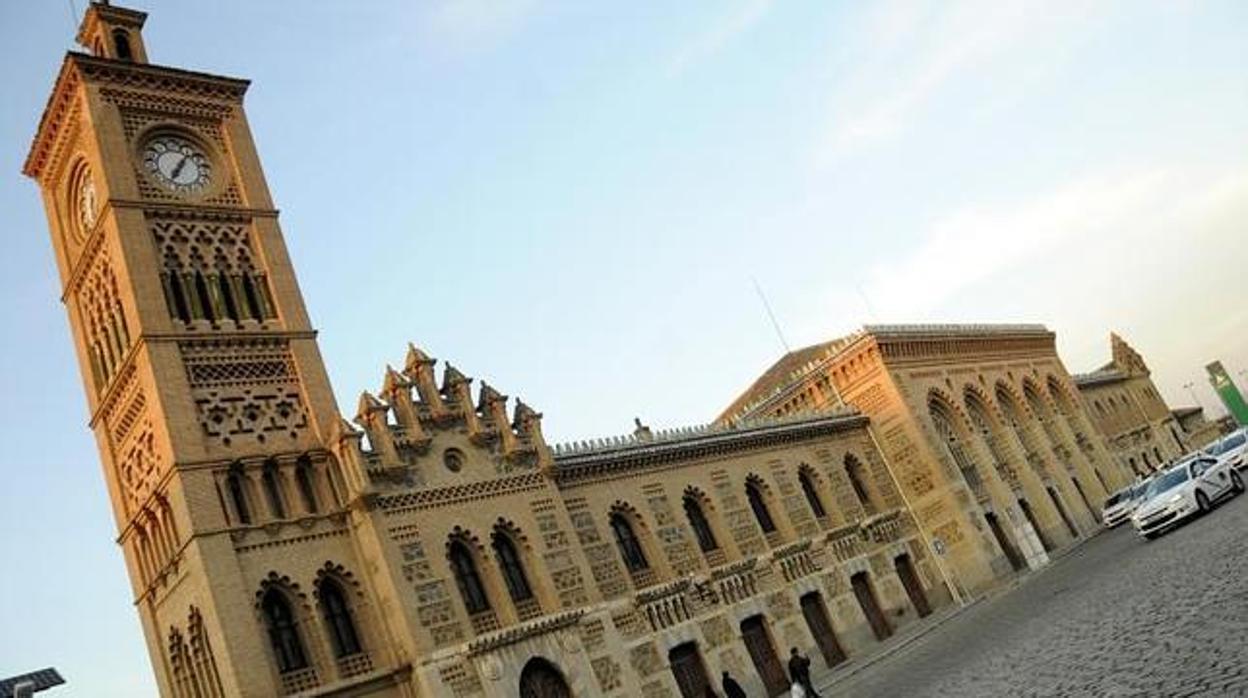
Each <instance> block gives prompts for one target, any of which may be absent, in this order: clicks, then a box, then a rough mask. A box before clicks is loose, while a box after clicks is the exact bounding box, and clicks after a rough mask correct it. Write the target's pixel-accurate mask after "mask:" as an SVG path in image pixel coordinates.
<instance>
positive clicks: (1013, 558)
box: [984, 512, 1025, 572]
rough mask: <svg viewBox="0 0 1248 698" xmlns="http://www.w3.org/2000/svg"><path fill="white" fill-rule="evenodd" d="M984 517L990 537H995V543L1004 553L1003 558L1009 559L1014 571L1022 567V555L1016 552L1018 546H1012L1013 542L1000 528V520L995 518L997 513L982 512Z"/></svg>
mask: <svg viewBox="0 0 1248 698" xmlns="http://www.w3.org/2000/svg"><path fill="white" fill-rule="evenodd" d="M984 519H985V520H986V521H987V522H988V528H989V529H990V530H991V531H992V537H993V538H996V539H997V545H999V546H1001V552H1003V553H1005V559H1006V560H1009V561H1010V567H1011V568H1013V569H1014V571H1015V572H1017V571H1019V570H1021V569H1023V566H1024V564H1025V563H1024V562H1023V557H1022V556H1021V555H1019V554H1018V548H1016V547H1014V543H1013V542H1012V541H1011V540H1010V537H1009V536H1007V535H1006V534H1005V529H1003V528H1001V522H1000V521H998V520H997V515H996V514H994V513H992V512H988V513H986V514H984Z"/></svg>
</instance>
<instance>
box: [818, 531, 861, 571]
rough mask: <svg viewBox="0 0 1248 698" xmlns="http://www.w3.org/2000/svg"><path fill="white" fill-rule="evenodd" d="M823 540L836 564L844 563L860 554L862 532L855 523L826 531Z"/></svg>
mask: <svg viewBox="0 0 1248 698" xmlns="http://www.w3.org/2000/svg"><path fill="white" fill-rule="evenodd" d="M824 540H825V541H827V544H828V547H829V548H831V550H832V555H833V556H834V557H835V558H836V561H837V562H845V561H846V560H849V559H850V558H854V557H858V556H859V555H861V554H862V530H861V529H860V528H859V527H858V524H856V523H855V524H848V525H845V526H841V527H840V528H834V529H832V530H831V531H828V535H827V537H826V538H824Z"/></svg>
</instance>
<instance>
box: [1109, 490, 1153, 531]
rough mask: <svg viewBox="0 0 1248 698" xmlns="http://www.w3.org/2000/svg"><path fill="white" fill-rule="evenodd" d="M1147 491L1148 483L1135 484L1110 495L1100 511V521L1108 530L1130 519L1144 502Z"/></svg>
mask: <svg viewBox="0 0 1248 698" xmlns="http://www.w3.org/2000/svg"><path fill="white" fill-rule="evenodd" d="M1147 489H1148V481H1143V482H1137V483H1135V484H1134V485H1131V486H1129V487H1124V488H1122V489H1120V490H1118V491H1117V492H1115V493H1113V494H1111V495H1110V496H1109V499H1106V500H1105V506H1104V507H1103V508H1102V509H1101V521H1103V522H1105V525H1106V526H1107V527H1109V528H1113V527H1114V526H1117V525H1118V524H1120V523H1122V522H1123V521H1126V520H1127V519H1129V518H1131V514H1133V513H1135V510H1136V509H1137V508H1139V506H1140V502H1142V501H1143V500H1144V492H1145V490H1147Z"/></svg>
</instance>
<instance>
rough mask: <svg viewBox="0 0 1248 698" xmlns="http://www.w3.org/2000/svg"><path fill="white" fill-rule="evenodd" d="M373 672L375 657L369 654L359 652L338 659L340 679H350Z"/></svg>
mask: <svg viewBox="0 0 1248 698" xmlns="http://www.w3.org/2000/svg"><path fill="white" fill-rule="evenodd" d="M372 670H373V657H372V655H371V654H369V653H368V652H357V653H355V654H348V655H347V656H345V657H339V658H338V678H340V679H349V678H351V677H352V676H361V675H363V674H367V673H369V672H370V671H372Z"/></svg>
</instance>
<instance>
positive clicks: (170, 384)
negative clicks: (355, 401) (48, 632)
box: [24, 2, 348, 695]
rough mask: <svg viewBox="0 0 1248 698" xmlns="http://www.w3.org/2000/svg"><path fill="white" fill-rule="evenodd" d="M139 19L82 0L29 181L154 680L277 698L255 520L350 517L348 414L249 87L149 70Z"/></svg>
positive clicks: (28, 166) (316, 525)
mask: <svg viewBox="0 0 1248 698" xmlns="http://www.w3.org/2000/svg"><path fill="white" fill-rule="evenodd" d="M145 19H146V15H145V14H144V13H142V12H136V11H133V10H129V9H124V8H121V7H114V6H110V5H109V4H108V3H107V2H96V3H92V4H91V5H90V6H89V8H88V9H87V12H86V14H85V17H84V19H83V22H82V25H81V27H80V30H79V33H78V36H77V40H78V42H79V43H80V44H81V45H82V46H83V47H85V48H86V49H87V51H88V52H89V53H78V52H70V53H68V54H67V55H66V57H65V60H64V64H63V66H62V68H61V71H60V74H59V76H58V78H57V81H56V85H55V88H54V89H53V91H52V95H51V97H50V98H49V100H48V104H47V107H46V110H45V112H44V114H43V117H42V120H41V121H40V124H39V128H38V132H37V134H36V136H35V139H34V142H33V144H32V146H31V150H30V154H29V156H28V159H27V160H26V163H25V167H24V173H25V174H26V175H27V176H29V177H31V178H33V179H34V180H35V181H36V182H38V184H39V186H40V188H41V190H42V195H43V200H44V205H45V207H46V209H47V215H48V223H49V228H50V230H51V234H52V241H53V245H54V247H55V252H56V260H57V263H58V266H59V269H60V277H61V281H62V288H63V295H62V300H63V302H64V303H65V307H66V309H67V311H68V313H69V321H70V326H71V328H72V331H73V338H74V345H75V348H76V350H77V354H78V360H79V364H80V366H81V368H82V376H83V383H84V387H85V390H86V394H87V400H88V403H89V408H90V414H91V421H90V425H91V428H92V430H93V431H94V433H95V437H96V442H97V444H98V446H99V451H100V457H101V460H102V462H103V466H104V476H105V481H106V482H107V484H108V489H109V495H110V498H111V500H112V505H113V511H114V513H115V516H116V523H117V530H118V541H119V543H120V545H121V546H122V548H123V550H124V552H125V559H126V565H127V568H128V571H129V575H130V579H131V581H132V585H133V590H134V600H135V605H136V606H137V608H138V610H139V614H140V616H141V618H142V624H143V628H144V632H145V635H146V638H147V643H148V649H149V653H150V655H151V657H152V663H153V665H154V667H155V669H156V674H157V677H158V681H159V683H160V687H161V692H162V694H165V695H244V694H246V695H266V694H273V693H275V692H276V691H275V690H274V687H273V686H272V684H270V683H268V682H269V681H270V680H272V681H277V680H278V679H277V677H275V676H267V675H261V676H257V675H254V672H252V674H253V675H249V676H244V675H243V674H245V673H248V672H247V671H246V669H245V667H248V666H251V665H253V664H254V662H252V661H249V660H247V656H248V655H252V656H263V653H264V651H265V650H264V647H263V646H262V638H261V636H260V635H259V634H258V633H257V632H256V631H255V626H256V620H255V614H256V609H254V608H252V607H251V606H250V605H249V604H246V603H241V604H240V603H239V602H238V599H239V598H247V595H246V592H244V591H243V590H244V589H245V588H246V587H250V586H253V585H252V583H251V580H247V582H246V583H245V582H244V579H243V575H244V574H245V573H246V570H247V568H248V564H247V563H246V560H243V559H242V558H243V557H244V556H246V555H247V550H248V545H249V544H251V543H253V542H256V541H255V536H256V531H255V530H254V529H257V528H259V524H260V523H263V522H268V521H272V520H274V519H278V520H286V521H296V520H297V521H298V522H299V525H300V526H302V527H304V528H305V529H307V530H311V531H315V530H318V529H320V528H328V527H329V526H330V525H332V523H333V518H334V517H338V518H339V519H341V518H342V517H343V516H344V514H343V511H344V508H343V504H344V502H345V498H346V495H345V485H344V483H343V482H342V477H341V474H340V473H339V472H337V468H336V467H330V466H331V465H332V463H333V461H332V457H331V456H330V455H329V453H328V451H327V450H326V449H325V444H326V442H327V434H328V433H329V431H330V430H332V429H334V428H337V421H338V416H337V411H336V408H335V403H334V398H333V395H332V393H331V390H330V386H329V382H328V379H327V377H326V374H325V370H324V366H323V364H322V361H321V357H320V354H319V351H318V348H317V344H316V333H315V331H314V330H313V329H312V326H311V324H310V322H309V319H308V315H307V311H306V309H305V308H304V303H303V298H302V296H301V294H300V292H299V287H298V285H297V283H296V280H295V273H294V270H293V269H292V267H291V263H290V259H289V257H288V255H287V251H286V247H285V244H284V242H283V239H282V233H281V231H280V229H279V228H278V223H277V211H276V210H275V209H274V205H273V202H272V200H271V199H270V196H269V190H268V187H267V186H266V184H265V179H264V174H263V172H262V170H261V167H260V162H259V159H258V157H257V154H256V149H255V145H254V143H253V142H252V137H251V134H250V132H249V130H248V126H247V119H246V116H245V115H244V112H243V95H244V93H245V91H246V89H247V86H248V83H247V81H245V80H237V79H232V78H224V77H218V76H213V75H206V74H202V73H196V72H190V71H186V70H180V69H174V68H168V67H161V66H156V65H152V64H150V63H149V62H148V54H147V49H146V47H145V46H144V42H143V35H142V29H143V24H144V20H145ZM261 552H262V554H264V555H269V554H272V553H269V552H266V551H261ZM321 552H323V551H317V553H321ZM344 554H348V553H345V552H344ZM326 557H329V556H328V555H325V556H322V557H320V559H321V560H324V559H325V558H326ZM337 557H339V558H341V557H342V555H337ZM312 591H313V590H307V589H305V590H304V593H305V596H306V595H308V593H307V592H312Z"/></svg>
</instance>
